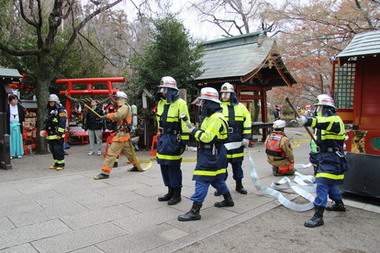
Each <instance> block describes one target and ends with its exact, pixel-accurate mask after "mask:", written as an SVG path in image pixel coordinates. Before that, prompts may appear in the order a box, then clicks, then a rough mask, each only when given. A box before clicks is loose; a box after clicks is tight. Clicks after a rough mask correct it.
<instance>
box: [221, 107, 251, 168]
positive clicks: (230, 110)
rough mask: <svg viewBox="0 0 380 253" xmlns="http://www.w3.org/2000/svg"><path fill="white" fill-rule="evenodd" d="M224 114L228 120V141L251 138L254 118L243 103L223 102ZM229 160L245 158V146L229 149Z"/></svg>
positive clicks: (235, 160)
mask: <svg viewBox="0 0 380 253" xmlns="http://www.w3.org/2000/svg"><path fill="white" fill-rule="evenodd" d="M222 108H223V115H224V117H225V119H226V120H227V122H228V126H229V131H228V140H227V142H237V141H242V140H243V138H244V139H249V138H251V133H252V130H251V129H252V120H251V113H250V112H249V111H248V109H247V107H245V106H244V105H243V104H241V103H237V104H231V103H230V102H222ZM227 158H228V161H229V162H231V163H233V162H238V161H243V159H244V147H240V148H237V149H232V150H228V151H227Z"/></svg>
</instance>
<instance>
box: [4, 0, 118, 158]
mask: <svg viewBox="0 0 380 253" xmlns="http://www.w3.org/2000/svg"><path fill="white" fill-rule="evenodd" d="M121 1H122V0H115V1H112V2H109V1H101V0H99V1H90V2H89V3H88V4H92V5H94V6H95V9H94V10H93V11H92V12H90V13H88V14H87V15H82V14H81V13H80V12H79V10H80V9H81V1H79V0H54V1H53V2H52V1H42V0H19V1H15V2H14V6H13V8H12V11H13V12H14V13H13V15H14V16H15V17H16V18H17V17H21V19H22V20H23V22H19V25H20V27H19V28H18V29H20V30H29V31H30V30H32V33H33V35H34V37H35V38H36V39H35V41H33V44H31V45H20V44H17V42H15V41H12V34H10V36H9V37H2V39H1V40H0V50H2V51H5V52H6V53H8V54H10V55H13V56H19V57H30V56H32V57H36V61H37V72H36V73H35V75H36V82H37V83H36V95H37V104H38V108H37V115H38V120H37V128H38V131H40V130H41V129H43V124H44V122H43V117H44V113H45V108H46V104H47V98H48V94H49V86H50V84H51V82H52V81H53V79H54V78H55V74H56V73H57V72H58V69H59V67H60V64H61V62H62V59H63V58H64V57H65V55H66V54H67V52H68V51H69V50H70V48H71V46H72V45H73V43H74V41H75V40H76V39H77V37H78V36H79V34H80V31H81V30H82V29H83V27H85V25H86V24H87V23H88V22H89V21H90V20H91V19H93V18H94V17H95V16H97V15H98V14H100V13H102V12H103V11H105V10H108V9H110V8H112V7H113V6H115V5H117V4H119V3H120V2H121ZM49 4H51V6H50V5H49ZM63 21H65V23H67V24H68V25H67V26H65V30H68V29H69V28H70V32H69V37H68V40H67V42H66V44H65V45H64V46H63V47H62V49H61V50H60V51H59V52H56V51H54V50H53V49H54V45H55V43H56V42H57V40H59V38H57V34H58V31H59V28H60V27H61V26H62V24H63ZM3 35H4V34H3ZM37 152H39V153H46V145H45V140H44V139H43V138H38V140H37Z"/></svg>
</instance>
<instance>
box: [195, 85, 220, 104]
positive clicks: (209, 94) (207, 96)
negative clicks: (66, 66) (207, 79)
mask: <svg viewBox="0 0 380 253" xmlns="http://www.w3.org/2000/svg"><path fill="white" fill-rule="evenodd" d="M198 99H204V100H210V101H212V102H215V103H218V104H221V102H220V100H219V93H218V91H217V90H216V89H214V88H211V87H206V88H202V89H201V95H200V96H199V97H198Z"/></svg>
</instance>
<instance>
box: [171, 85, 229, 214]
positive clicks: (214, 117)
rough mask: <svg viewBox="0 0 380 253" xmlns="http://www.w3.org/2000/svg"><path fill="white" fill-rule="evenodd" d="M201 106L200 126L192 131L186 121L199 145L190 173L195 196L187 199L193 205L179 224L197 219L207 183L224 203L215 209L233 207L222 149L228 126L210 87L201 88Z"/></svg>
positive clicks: (216, 93)
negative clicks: (219, 194) (193, 181)
mask: <svg viewBox="0 0 380 253" xmlns="http://www.w3.org/2000/svg"><path fill="white" fill-rule="evenodd" d="M198 99H199V100H200V106H201V125H200V127H199V129H198V128H195V127H194V125H193V124H192V123H190V122H189V121H188V123H187V124H188V126H189V130H190V132H191V135H193V136H194V138H195V139H196V140H197V141H198V142H199V149H198V153H197V164H196V167H195V170H194V173H193V180H195V193H194V194H193V195H192V196H191V198H190V199H191V200H192V201H194V202H193V206H192V208H191V209H190V211H188V212H187V213H186V214H183V215H179V216H178V220H179V221H192V220H199V219H201V215H200V214H199V211H200V209H201V207H202V203H203V202H204V200H205V198H206V195H207V191H208V188H209V186H210V184H211V185H212V186H213V187H214V188H215V189H216V190H217V192H220V193H221V194H222V195H223V197H224V200H223V201H221V202H216V203H215V204H214V206H215V207H230V206H234V202H233V200H232V197H231V194H230V191H229V190H228V187H227V184H226V181H225V176H226V172H227V168H226V165H227V149H226V147H225V146H224V143H225V141H226V140H227V136H228V123H227V121H226V120H225V118H224V115H223V114H222V107H221V106H220V104H221V102H220V100H219V94H218V91H217V90H215V89H214V88H210V87H206V88H202V90H201V95H200V97H199V98H198Z"/></svg>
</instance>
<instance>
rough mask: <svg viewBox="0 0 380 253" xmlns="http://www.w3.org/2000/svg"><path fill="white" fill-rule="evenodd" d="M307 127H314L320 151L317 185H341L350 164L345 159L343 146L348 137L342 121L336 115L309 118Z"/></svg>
mask: <svg viewBox="0 0 380 253" xmlns="http://www.w3.org/2000/svg"><path fill="white" fill-rule="evenodd" d="M307 119H308V121H307V122H306V124H305V125H306V126H311V127H314V130H315V131H314V133H315V137H316V141H317V143H316V144H317V145H318V149H319V153H317V154H316V155H317V160H318V170H317V174H316V182H317V183H326V184H341V183H343V179H344V172H345V171H346V170H347V169H348V162H347V160H346V158H345V157H344V151H343V144H344V139H345V137H346V133H345V128H344V124H343V121H342V119H341V118H340V117H339V116H338V115H336V114H335V113H334V114H333V115H331V116H316V117H312V118H307Z"/></svg>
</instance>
